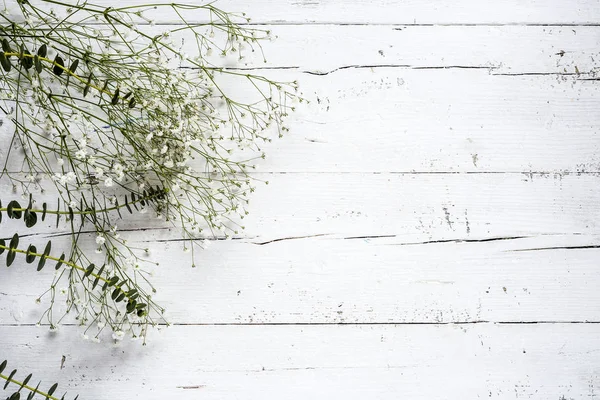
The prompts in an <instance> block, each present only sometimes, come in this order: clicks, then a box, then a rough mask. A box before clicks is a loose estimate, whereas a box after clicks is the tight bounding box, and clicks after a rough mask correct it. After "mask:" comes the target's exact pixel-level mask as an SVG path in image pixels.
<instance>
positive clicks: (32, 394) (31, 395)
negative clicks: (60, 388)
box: [27, 382, 42, 400]
mask: <svg viewBox="0 0 600 400" xmlns="http://www.w3.org/2000/svg"><path fill="white" fill-rule="evenodd" d="M41 384H42V382H38V384H37V386H36V387H35V390H34V391H33V392H31V393H29V395H28V396H27V400H31V399H33V396H35V394H36V393H37V392H38V389H39V388H40V385H41Z"/></svg>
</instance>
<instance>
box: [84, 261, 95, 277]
mask: <svg viewBox="0 0 600 400" xmlns="http://www.w3.org/2000/svg"><path fill="white" fill-rule="evenodd" d="M94 267H95V265H94V264H90V266H89V267H87V268H86V269H85V274H83V277H84V278H87V277H88V276H90V275H91V274H92V272H94Z"/></svg>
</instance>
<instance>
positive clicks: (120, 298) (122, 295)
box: [115, 292, 125, 303]
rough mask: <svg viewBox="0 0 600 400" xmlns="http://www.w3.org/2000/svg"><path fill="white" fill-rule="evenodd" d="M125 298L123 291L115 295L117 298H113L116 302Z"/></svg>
mask: <svg viewBox="0 0 600 400" xmlns="http://www.w3.org/2000/svg"><path fill="white" fill-rule="evenodd" d="M124 299H125V293H123V292H121V294H120V295H119V296H117V298H116V299H115V301H116V302H117V303H120V302H122V301H123V300H124Z"/></svg>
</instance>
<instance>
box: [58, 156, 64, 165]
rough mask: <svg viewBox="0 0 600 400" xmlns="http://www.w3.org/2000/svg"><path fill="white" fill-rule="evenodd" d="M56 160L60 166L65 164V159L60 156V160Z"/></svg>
mask: <svg viewBox="0 0 600 400" xmlns="http://www.w3.org/2000/svg"><path fill="white" fill-rule="evenodd" d="M56 162H57V163H58V165H59V166H63V165H64V164H65V160H63V159H62V158H59V159H58V160H56Z"/></svg>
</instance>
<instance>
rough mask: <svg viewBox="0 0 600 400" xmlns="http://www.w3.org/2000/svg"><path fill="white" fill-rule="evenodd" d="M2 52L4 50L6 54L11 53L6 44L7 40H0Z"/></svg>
mask: <svg viewBox="0 0 600 400" xmlns="http://www.w3.org/2000/svg"><path fill="white" fill-rule="evenodd" d="M2 50H4V51H5V52H6V53H12V49H11V48H10V44H9V43H8V40H6V39H2Z"/></svg>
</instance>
